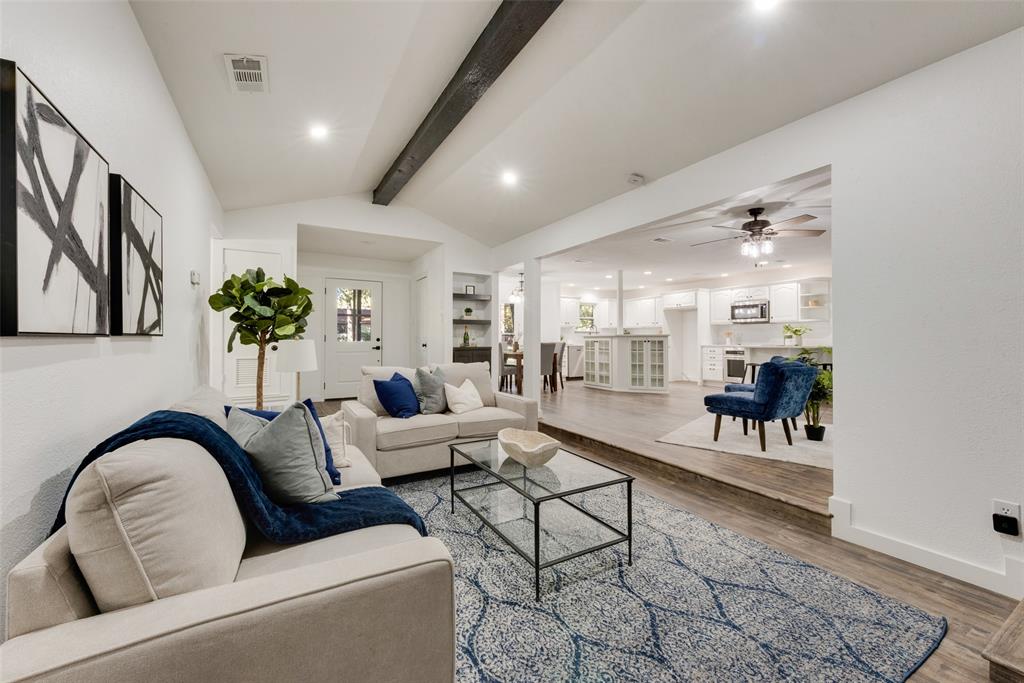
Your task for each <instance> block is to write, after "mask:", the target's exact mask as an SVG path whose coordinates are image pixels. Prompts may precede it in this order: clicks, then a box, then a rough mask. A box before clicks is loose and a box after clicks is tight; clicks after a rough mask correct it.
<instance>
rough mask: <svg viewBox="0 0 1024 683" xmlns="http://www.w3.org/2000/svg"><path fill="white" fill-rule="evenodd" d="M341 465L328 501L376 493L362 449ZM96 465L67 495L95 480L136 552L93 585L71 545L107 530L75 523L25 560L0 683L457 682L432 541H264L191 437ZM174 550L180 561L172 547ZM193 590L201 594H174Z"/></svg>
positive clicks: (348, 536) (13, 594) (448, 579)
mask: <svg viewBox="0 0 1024 683" xmlns="http://www.w3.org/2000/svg"><path fill="white" fill-rule="evenodd" d="M214 409H215V410H222V409H223V407H222V406H215V407H214ZM335 450H336V451H337V447H336V446H335ZM336 457H337V456H336ZM345 457H346V458H347V460H348V461H349V462H350V463H351V464H350V465H349V466H347V467H343V468H341V476H342V485H341V486H338V487H337V490H339V491H340V490H344V489H347V488H354V487H361V486H378V485H380V477H379V475H378V474H377V472H376V471H375V470H374V468H373V466H372V464H371V463H370V461H369V460H367V458H366V457H365V456H364V455H363V454H362V453H361V452H360V451H359V450H358V449H357V448H354V447H352V446H349V447H347V448H346V452H345ZM92 467H96V468H97V470H96V471H95V472H92V473H90V471H89V469H86V470H85V471H83V473H82V475H80V477H79V479H78V480H77V481H76V483H75V488H73V489H72V490H73V492H74V491H75V489H77V488H78V487H79V486H88V485H89V477H90V475H96V474H97V473H99V476H93V479H99V480H102V481H103V482H104V484H103V486H104V487H106V489H102V488H101V489H100V490H99V495H98V497H99V498H100V499H101V502H102V503H104V504H108V506H109V509H110V510H112V511H114V514H113V519H115V521H116V526H114V527H111V528H112V529H115V530H116V531H115V533H114V534H113V535H114V536H123V537H124V539H122V538H115V539H113V540H112V541H111V542H113V543H115V544H121V545H123V546H124V547H127V548H129V549H130V550H131V558H130V559H131V561H130V562H129V564H130V565H132V566H128V567H124V568H123V571H122V570H118V571H111V572H109V573H108V574H106V575H101V576H99V577H97V576H96V575H95V574H91V575H89V577H88V579H87V578H86V575H85V574H84V573H83V572H84V571H85V570H84V568H85V567H86V566H88V565H86V564H80V562H79V561H76V557H75V555H74V554H73V553H72V547H73V546H74V545H75V540H76V538H81V534H86V535H87V536H88V535H92V536H93V538H92V539H90V540H96V539H95V537H97V536H100V537H101V540H102V534H103V533H104V531H102V530H98V529H90V528H87V529H84V530H83V529H82V528H80V527H76V526H74V524H75V523H76V522H75V520H74V518H73V517H71V516H69V517H68V523H67V524H66V525H65V526H62V527H61V528H60V529H59V530H58V531H56V532H55V533H54V534H53V535H51V536H50V537H49V538H47V539H46V540H45V541H43V543H42V544H40V545H39V546H38V547H37V548H36V549H35V550H34V551H33V552H32V553H31V554H30V555H29V556H28V557H26V558H25V559H24V560H22V561H21V562H19V563H18V564H17V565H16V566H15V567H14V568H13V569H12V570H11V571H10V573H9V575H8V577H7V612H6V617H7V638H8V640H7V641H6V642H5V643H4V644H3V645H2V646H0V662H2V665H0V669H2V672H0V680H2V681H4V682H5V683H6V682H8V681H76V682H83V683H87V682H91V681H97V682H99V681H103V682H105V683H116V682H121V681H124V682H129V681H131V682H134V681H149V682H154V681H247V682H253V681H268V682H269V681H274V682H278V681H296V680H301V681H412V680H415V681H437V682H440V681H445V682H450V681H452V680H453V678H454V659H455V657H454V653H455V612H454V590H453V570H452V560H451V556H450V555H449V553H448V550H447V549H446V548H445V546H444V544H442V543H441V542H440V541H439V540H437V539H435V538H423V537H421V536H420V535H419V533H418V532H417V531H416V529H415V528H413V527H412V526H408V525H403V524H388V525H381V526H373V527H367V528H363V529H358V530H356V531H351V532H348V533H343V534H338V535H335V536H330V537H327V538H322V539H320V540H315V541H311V542H308V543H302V544H296V545H288V546H282V545H275V544H272V543H270V542H268V541H266V540H265V539H263V538H262V537H261V536H259V535H258V534H257V532H255V531H253V530H252V529H251V528H250V527H249V525H248V524H247V523H246V522H245V521H244V520H243V518H242V515H241V513H240V512H239V509H238V507H237V504H236V502H235V499H234V497H233V496H232V494H231V490H230V488H229V486H228V483H227V479H226V478H225V477H224V474H223V471H222V470H221V469H220V468H219V466H218V465H217V464H216V463H215V461H214V460H213V459H212V458H211V457H210V455H209V454H208V453H207V452H206V451H205V450H203V449H202V448H201V447H200V446H198V445H196V444H194V443H192V442H191V441H187V440H181V439H151V440H148V441H139V442H136V443H133V444H131V445H128V446H124V447H122V448H120V449H118V450H116V451H113V452H111V453H108V454H107V455H105V456H103V457H102V458H100V459H99V460H97V461H96V462H95V463H93V464H92V465H90V468H92ZM132 477H135V478H137V480H138V481H137V482H133V481H132ZM83 481H85V482H86V483H85V484H82V482H83ZM111 481H114V482H117V484H116V486H117V487H119V488H117V489H115V488H114V486H115V485H114V484H109V482H111ZM129 489H134V490H135V494H134V497H131V498H130V500H128V498H129V496H128V494H127V493H126V492H127V491H128V490H129ZM140 490H145V491H146V493H145V494H138V491H140ZM161 491H162V492H163V493H161ZM168 491H170V492H171V495H167V494H168ZM122 492H124V496H125V498H121V495H122ZM73 495H78V494H75V493H73ZM79 498H81V499H82V500H84V501H85V503H81V502H80V503H79V507H82V505H83V504H84V505H85V506H88V505H89V498H88V497H87V496H79ZM69 507H70V504H69ZM98 507H102V505H100V506H98ZM119 515H120V517H119ZM69 527H71V529H70V530H69ZM107 531H108V532H109V529H108V530H107ZM75 534H78V535H79V536H75ZM125 541H126V542H125ZM175 542H176V543H177V546H175V547H177V548H181V547H186V548H187V549H188V550H187V552H184V553H180V552H179V553H177V555H175V553H173V552H169V548H168V546H172V545H173V544H174V543H175ZM100 545H103V543H100ZM97 552H106V551H105V550H99V551H97ZM80 559H81V561H82V562H84V561H85V560H86V558H84V557H82V558H80ZM136 565H137V566H136ZM140 570H141V571H140ZM218 572H219V575H220V576H221V577H222V578H221V579H220V582H219V583H218V580H217V579H216V576H217V575H218ZM200 575H208V576H205V578H203V576H200ZM139 576H141V577H142V581H141V583H140V581H139V580H138V577H139ZM211 577H212V578H211ZM200 579H202V581H200ZM97 582H99V583H97ZM196 582H202V583H205V584H207V585H206V587H202V588H199V589H195V590H183V589H182V586H186V587H187V586H189V585H190V584H194V583H196ZM210 583H215V584H217V585H208V584H210ZM133 584H137V585H138V586H139V587H138V590H139V591H142V597H141V602H138V603H137V604H134V605H132V606H128V607H123V608H117V607H116V606H114V607H113V608H112V606H111V605H110V604H109V598H108V595H109V594H110V593H114V594H124V593H125V591H126V589H127V588H128V587H130V586H132V585H133ZM91 587H92V588H91ZM175 587H177V588H175ZM129 592H130V591H129ZM165 592H166V593H169V594H168V595H167V596H164V595H162V593H165ZM129 597H130V596H129ZM105 603H106V604H105Z"/></svg>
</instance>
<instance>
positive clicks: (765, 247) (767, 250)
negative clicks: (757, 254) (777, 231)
mask: <svg viewBox="0 0 1024 683" xmlns="http://www.w3.org/2000/svg"><path fill="white" fill-rule="evenodd" d="M774 251H775V245H774V244H772V238H771V237H766V238H765V239H764V241H763V242H761V253H762V254H771V253H773V252H774Z"/></svg>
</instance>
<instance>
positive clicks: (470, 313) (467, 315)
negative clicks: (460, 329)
mask: <svg viewBox="0 0 1024 683" xmlns="http://www.w3.org/2000/svg"><path fill="white" fill-rule="evenodd" d="M462 315H463V317H464V318H472V317H473V309H472V308H470V307H469V306H466V307H465V308H464V309H462Z"/></svg>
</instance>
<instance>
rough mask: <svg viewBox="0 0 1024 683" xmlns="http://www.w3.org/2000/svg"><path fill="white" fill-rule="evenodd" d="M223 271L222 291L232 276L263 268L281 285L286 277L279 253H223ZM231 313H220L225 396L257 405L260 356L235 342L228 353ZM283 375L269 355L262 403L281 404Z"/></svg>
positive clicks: (269, 354)
mask: <svg viewBox="0 0 1024 683" xmlns="http://www.w3.org/2000/svg"><path fill="white" fill-rule="evenodd" d="M223 265H224V268H223V273H221V275H222V277H221V279H220V282H216V283H214V284H215V285H216V286H217V287H219V286H220V285H221V284H222V283H223V282H224V281H225V280H227V279H228V278H229V277H231V275H241V274H243V273H245V271H246V270H248V269H250V268H252V269H254V270H255V269H257V268H262V269H263V270H264V271H266V273H267V275H269V276H271V277H273V278H275V279H276V280H278V281H279V282H280V281H282V278H283V275H284V256H283V255H282V254H280V253H277V252H271V251H256V250H250V249H229V248H225V249H224V263H223ZM231 313H232V311H230V310H228V311H224V312H223V313H221V319H222V321H223V322H222V324H223V329H224V336H223V340H224V346H223V349H224V393H225V394H227V395H228V396H230V397H231V398H232V399H235V400H236V401H237V402H238V403H240V404H253V405H255V403H256V362H257V356H258V355H259V351H258V348H257V347H256V346H255V345H250V346H244V345H242V344H240V343H238V340H237V339H236V340H235V341H236V343H235V348H234V350H233V351H232V352H231V353H228V352H227V340H228V337H229V336H230V335H231V330H232V329H233V328H234V327H235V324H234V323H233V322H231V320H230V319H229V318H230V315H231ZM283 395H284V392H283V391H282V385H281V375H280V374H279V373H278V372H276V371H275V370H274V354H273V353H271V352H269V351H268V352H267V359H266V365H265V367H264V371H263V401H264V403H272V402H274V401H277V400H282V397H283Z"/></svg>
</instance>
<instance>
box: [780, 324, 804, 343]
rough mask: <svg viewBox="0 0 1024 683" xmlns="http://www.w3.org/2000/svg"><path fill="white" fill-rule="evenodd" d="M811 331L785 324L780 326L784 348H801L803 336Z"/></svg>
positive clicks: (799, 326)
mask: <svg viewBox="0 0 1024 683" xmlns="http://www.w3.org/2000/svg"><path fill="white" fill-rule="evenodd" d="M810 331H811V328H809V327H803V326H801V325H790V324H788V323H787V324H786V325H783V326H782V343H783V344H785V345H786V346H803V345H804V340H803V336H804V335H805V334H807V333H808V332H810Z"/></svg>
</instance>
